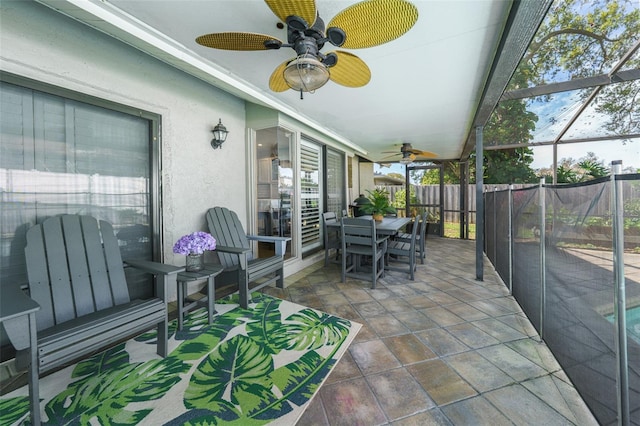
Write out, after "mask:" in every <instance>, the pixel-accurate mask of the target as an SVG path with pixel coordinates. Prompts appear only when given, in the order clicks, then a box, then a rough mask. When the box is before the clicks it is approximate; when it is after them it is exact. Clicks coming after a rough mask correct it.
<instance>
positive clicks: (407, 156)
mask: <svg viewBox="0 0 640 426" xmlns="http://www.w3.org/2000/svg"><path fill="white" fill-rule="evenodd" d="M415 159H416V156H415V155H413V154H412V153H410V152H403V153H402V158H401V159H400V164H404V165H407V164H411V163H413V160H415Z"/></svg>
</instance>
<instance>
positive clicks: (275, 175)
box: [256, 127, 295, 259]
mask: <svg viewBox="0 0 640 426" xmlns="http://www.w3.org/2000/svg"><path fill="white" fill-rule="evenodd" d="M292 140H293V134H292V133H291V132H290V131H288V130H286V129H283V128H281V127H271V128H268V129H261V130H258V131H256V164H257V179H256V182H257V188H256V194H257V205H256V207H257V210H258V211H257V213H258V214H257V220H258V226H257V232H258V235H268V236H279V237H292V223H293V222H292V221H293V217H294V216H293V212H294V206H293V201H294V199H295V197H294V195H295V193H294V179H293V161H292V158H291V156H292V154H291V146H292ZM293 247H295V245H294V244H292V243H289V244H287V251H286V254H285V258H287V259H288V258H290V257H292V255H293V253H292V248H293ZM271 253H273V244H266V243H265V244H262V243H261V244H259V245H258V256H259V257H265V256H268V255H270V254H271Z"/></svg>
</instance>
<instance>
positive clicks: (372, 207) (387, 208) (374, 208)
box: [360, 188, 396, 222]
mask: <svg viewBox="0 0 640 426" xmlns="http://www.w3.org/2000/svg"><path fill="white" fill-rule="evenodd" d="M367 192H368V193H369V196H368V197H367V198H369V201H371V204H364V205H362V206H361V207H360V209H361V210H362V211H363V212H365V213H367V214H370V215H372V216H373V219H374V220H375V221H376V222H382V218H383V217H384V215H385V214H395V213H396V209H394V208H393V207H391V202H390V201H389V193H388V192H387V190H386V189H380V188H378V189H374V190H373V191H370V190H367Z"/></svg>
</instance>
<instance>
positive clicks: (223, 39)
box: [196, 32, 282, 50]
mask: <svg viewBox="0 0 640 426" xmlns="http://www.w3.org/2000/svg"><path fill="white" fill-rule="evenodd" d="M270 40H275V41H276V42H278V43H279V44H282V42H281V41H280V40H278V39H277V38H275V37H272V36H270V35H265V34H257V33H241V32H228V33H211V34H205V35H201V36H200V37H198V38H196V43H198V44H201V45H203V46H205V47H213V48H215V49H224V50H267V47H266V46H265V44H264V43H265V41H270Z"/></svg>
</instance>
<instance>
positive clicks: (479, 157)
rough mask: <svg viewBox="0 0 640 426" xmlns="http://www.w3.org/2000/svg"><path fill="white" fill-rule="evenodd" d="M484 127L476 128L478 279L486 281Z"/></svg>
mask: <svg viewBox="0 0 640 426" xmlns="http://www.w3.org/2000/svg"><path fill="white" fill-rule="evenodd" d="M482 132H483V128H482V126H478V127H476V279H477V280H478V281H483V280H484V263H483V258H482V253H483V251H484V198H483V195H482V186H483V185H484V144H483V141H482V134H483V133H482Z"/></svg>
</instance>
